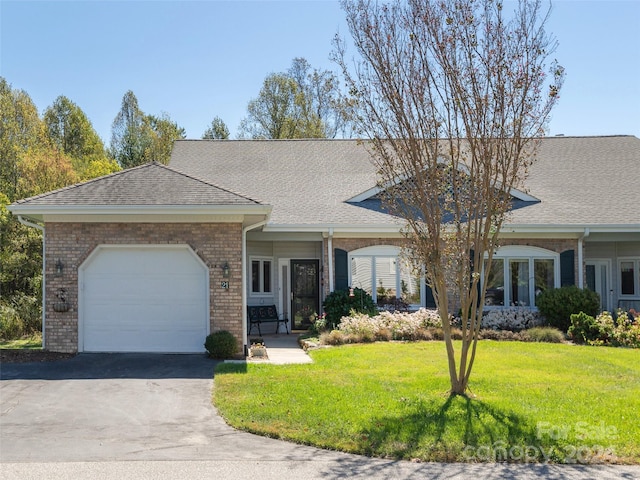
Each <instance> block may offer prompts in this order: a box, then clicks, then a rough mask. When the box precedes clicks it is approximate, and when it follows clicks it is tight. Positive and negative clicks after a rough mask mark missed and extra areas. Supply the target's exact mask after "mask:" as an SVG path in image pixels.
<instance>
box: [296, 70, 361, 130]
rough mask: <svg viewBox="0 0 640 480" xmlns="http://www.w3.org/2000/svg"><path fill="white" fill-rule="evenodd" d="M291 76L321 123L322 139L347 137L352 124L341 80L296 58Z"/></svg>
mask: <svg viewBox="0 0 640 480" xmlns="http://www.w3.org/2000/svg"><path fill="white" fill-rule="evenodd" d="M288 74H289V76H290V77H291V78H293V79H294V80H295V82H296V84H297V85H298V89H299V90H300V91H301V92H303V94H304V96H305V98H306V100H307V102H308V108H309V111H310V114H313V115H315V117H317V118H318V119H319V120H320V122H321V124H322V129H323V137H326V138H335V137H336V135H337V134H338V133H340V134H341V135H342V136H347V134H348V133H349V132H348V128H349V126H350V123H349V121H348V115H347V108H346V107H347V105H346V104H345V103H344V102H343V100H342V97H341V94H340V83H339V80H338V77H337V76H336V75H335V74H334V73H333V72H331V71H330V70H318V69H312V68H311V65H310V64H309V62H308V61H307V60H306V59H304V58H294V59H293V62H292V64H291V68H290V69H289V71H288Z"/></svg>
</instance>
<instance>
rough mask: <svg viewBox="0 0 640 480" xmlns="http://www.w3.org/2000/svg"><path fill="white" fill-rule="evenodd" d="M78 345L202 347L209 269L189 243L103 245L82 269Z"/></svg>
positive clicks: (95, 348) (89, 348)
mask: <svg viewBox="0 0 640 480" xmlns="http://www.w3.org/2000/svg"><path fill="white" fill-rule="evenodd" d="M79 317H80V318H79V320H80V321H79V331H78V350H79V351H84V352H162V353H195V352H203V351H204V346H203V344H204V340H205V337H206V336H207V334H208V333H209V272H208V268H207V266H206V265H205V264H204V263H203V262H202V260H201V259H200V258H199V257H198V256H197V255H196V254H195V253H194V252H193V250H191V248H190V247H189V246H187V245H140V246H138V245H123V246H120V245H103V246H99V247H97V248H96V249H95V250H94V251H93V253H92V254H91V255H90V256H89V257H88V258H87V259H86V260H85V261H84V262H83V264H82V265H81V267H80V269H79Z"/></svg>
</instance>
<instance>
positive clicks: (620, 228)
mask: <svg viewBox="0 0 640 480" xmlns="http://www.w3.org/2000/svg"><path fill="white" fill-rule="evenodd" d="M585 230H588V231H589V232H591V233H639V232H640V224H635V225H634V224H630V225H626V224H625V225H598V224H584V225H508V224H507V225H504V226H503V227H502V228H501V229H500V233H505V234H506V233H548V234H556V233H574V234H580V235H582V234H584V232H585Z"/></svg>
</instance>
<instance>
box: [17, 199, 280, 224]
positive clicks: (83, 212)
mask: <svg viewBox="0 0 640 480" xmlns="http://www.w3.org/2000/svg"><path fill="white" fill-rule="evenodd" d="M7 208H8V209H9V211H10V212H11V213H13V214H14V215H22V216H25V217H28V218H32V219H34V220H38V221H45V220H46V218H47V217H51V216H56V217H60V216H64V217H74V216H88V215H89V216H90V215H95V216H96V218H99V217H105V216H125V217H126V216H141V215H143V216H152V217H153V216H162V215H175V214H179V215H193V216H202V215H234V216H237V215H265V216H268V215H270V214H271V209H272V206H271V205H258V204H256V205H82V206H79V205H69V206H60V205H56V206H48V205H28V204H15V203H14V204H12V205H9V206H8V207H7Z"/></svg>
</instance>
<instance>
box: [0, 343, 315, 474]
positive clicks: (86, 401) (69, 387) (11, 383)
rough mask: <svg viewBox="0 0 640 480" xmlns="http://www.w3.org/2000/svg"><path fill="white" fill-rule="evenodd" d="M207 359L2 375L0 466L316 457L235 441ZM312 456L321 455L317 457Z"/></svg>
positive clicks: (114, 357) (107, 363)
mask: <svg viewBox="0 0 640 480" xmlns="http://www.w3.org/2000/svg"><path fill="white" fill-rule="evenodd" d="M214 368H215V362H214V361H212V360H210V359H208V358H207V357H206V356H204V355H157V354H156V355H149V354H82V355H78V356H76V357H74V358H72V359H68V360H61V361H57V362H45V363H30V364H4V365H2V368H1V369H0V378H1V379H2V381H0V402H1V403H0V405H1V407H0V408H1V410H0V414H1V415H0V461H2V462H33V461H38V462H78V461H111V460H202V459H212V458H215V459H233V460H237V459H239V458H247V459H249V458H250V459H256V458H264V459H281V458H287V457H290V456H292V455H294V451H295V456H296V457H299V456H303V457H304V456H305V455H312V454H316V455H317V453H315V451H314V449H311V448H307V447H297V446H292V445H290V444H288V443H285V442H279V441H275V440H271V439H266V438H261V437H257V436H254V435H250V434H246V433H242V432H237V431H235V430H233V429H232V428H230V427H228V426H227V425H226V424H225V423H224V421H223V420H222V419H221V418H220V417H219V416H218V415H217V414H216V411H215V409H214V408H213V407H212V406H211V388H212V379H213V371H214ZM312 451H314V453H312Z"/></svg>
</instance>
